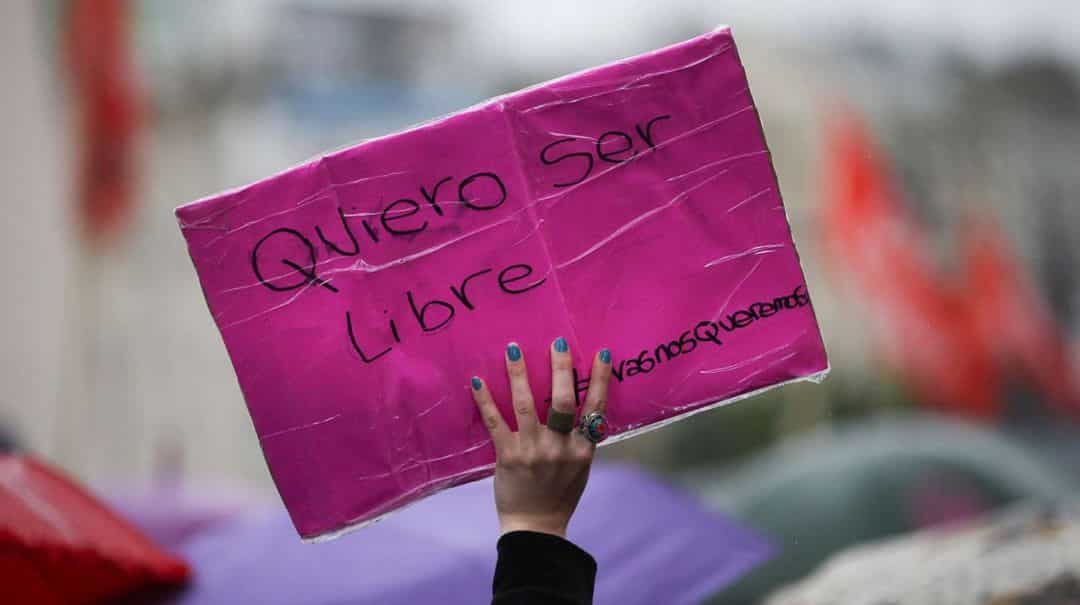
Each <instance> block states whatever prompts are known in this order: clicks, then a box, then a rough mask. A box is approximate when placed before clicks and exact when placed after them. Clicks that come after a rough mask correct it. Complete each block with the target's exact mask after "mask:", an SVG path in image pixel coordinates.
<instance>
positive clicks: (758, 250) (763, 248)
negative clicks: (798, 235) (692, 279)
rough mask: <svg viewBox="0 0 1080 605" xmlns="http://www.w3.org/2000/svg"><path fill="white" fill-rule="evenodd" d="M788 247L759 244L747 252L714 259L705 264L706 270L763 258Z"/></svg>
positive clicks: (784, 245) (785, 245) (743, 251)
mask: <svg viewBox="0 0 1080 605" xmlns="http://www.w3.org/2000/svg"><path fill="white" fill-rule="evenodd" d="M786 247H787V244H758V245H757V246H751V247H750V248H747V249H746V250H742V251H740V252H733V253H731V254H727V255H724V256H721V257H720V258H716V259H713V260H711V261H709V262H707V263H705V268H706V269H709V268H711V267H715V266H716V265H720V264H723V263H726V262H729V261H733V260H738V259H740V258H743V257H746V256H762V255H765V254H774V250H778V249H782V248H786Z"/></svg>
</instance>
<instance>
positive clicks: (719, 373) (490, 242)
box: [176, 29, 828, 538]
mask: <svg viewBox="0 0 1080 605" xmlns="http://www.w3.org/2000/svg"><path fill="white" fill-rule="evenodd" d="M176 214H177V217H178V218H179V221H180V226H181V229H182V230H183V233H184V237H185V238H187V241H188V246H189V248H190V252H191V257H192V259H193V261H194V263H195V268H196V270H197V272H198V274H199V279H200V281H201V283H202V287H203V291H204V293H205V295H206V300H207V303H208V304H209V306H210V310H211V312H212V314H213V316H214V321H215V322H216V323H217V325H218V328H219V329H220V330H221V334H222V337H223V339H224V341H225V345H226V347H227V348H228V351H229V355H230V357H231V358H232V361H233V366H234V368H235V370H236V374H237V377H238V379H239V381H240V386H241V389H242V390H243V393H244V398H245V399H246V401H247V405H248V409H249V410H250V412H251V418H252V421H253V422H254V424H255V430H256V431H257V432H258V435H259V439H260V442H261V444H262V448H263V453H264V455H265V456H266V460H267V463H268V464H269V467H270V471H271V473H272V474H273V477H274V480H275V482H276V484H277V487H278V490H279V492H280V493H281V497H282V499H283V500H284V502H285V505H286V507H288V509H289V513H290V514H291V516H292V519H293V522H294V523H295V525H296V528H297V530H298V531H299V532H300V534H301V535H302V536H303V537H305V538H320V537H327V536H331V535H335V534H336V533H339V532H340V531H342V530H344V529H348V528H350V527H354V526H357V525H359V524H363V523H365V522H367V521H370V520H372V519H375V518H377V517H378V516H380V515H383V514H385V513H387V512H389V511H392V510H394V509H396V508H399V507H401V506H404V505H406V504H408V503H410V502H413V501H415V500H418V499H420V498H423V497H424V496H427V495H429V494H432V493H434V492H436V491H439V490H442V489H445V488H447V487H451V486H453V485H457V484H461V483H464V482H467V481H472V480H474V479H477V478H480V477H483V476H487V475H489V474H490V473H491V471H492V467H493V463H494V450H493V449H492V446H491V443H490V441H489V438H488V436H487V432H486V430H485V428H484V426H483V424H482V423H481V420H480V417H479V414H478V413H477V412H476V410H475V408H474V405H473V403H472V399H471V395H470V393H469V387H468V384H469V378H470V377H471V376H473V375H480V376H483V377H485V378H486V379H487V380H488V381H489V383H490V384H491V385H492V388H493V390H494V391H495V393H496V396H497V397H498V398H499V404H500V405H501V406H502V407H503V411H504V414H505V415H506V417H507V418H509V419H511V422H512V418H513V414H512V413H510V411H511V410H510V408H509V395H508V393H509V389H508V385H507V382H506V378H505V370H504V368H503V365H502V364H503V360H502V351H503V349H504V347H505V345H506V343H507V342H509V341H511V340H514V341H517V342H519V343H521V345H522V348H523V349H524V350H525V352H526V355H530V354H531V355H532V359H533V360H534V362H533V363H532V364H531V365H530V374H531V376H530V378H531V380H532V384H533V385H534V387H536V388H537V389H538V390H539V391H542V390H543V385H548V384H550V368H548V367H547V364H545V363H544V362H543V361H541V360H545V359H546V357H545V356H544V352H545V351H546V348H547V346H548V345H549V343H550V342H551V341H552V340H553V339H554V338H555V337H557V336H560V335H561V336H565V337H566V338H567V340H568V341H569V342H570V346H571V349H572V351H573V353H574V358H575V362H576V367H577V375H578V377H579V378H580V380H581V382H582V385H584V383H585V381H586V380H587V375H586V374H587V372H588V369H589V368H590V367H591V366H590V360H591V356H592V355H593V353H594V352H595V351H597V350H599V349H600V348H601V347H605V346H606V347H608V348H610V349H611V351H612V354H613V363H614V365H613V368H614V373H615V377H614V379H613V383H612V387H611V394H610V400H611V403H610V406H609V409H608V419H609V425H610V427H611V432H612V434H613V437H612V438H611V439H609V442H610V441H614V440H617V439H619V438H625V437H629V436H632V435H634V434H637V433H639V432H641V431H644V430H647V429H649V428H653V427H656V426H659V425H660V424H663V423H665V422H668V421H672V420H675V419H678V418H683V417H686V416H688V415H690V414H692V413H694V412H697V411H700V410H703V409H706V408H709V407H712V406H715V405H719V404H721V403H724V402H729V401H731V400H734V399H735V398H738V397H740V396H744V395H747V394H751V393H753V392H755V391H759V390H761V389H764V388H767V387H770V386H775V385H777V384H781V383H784V382H789V381H792V380H799V379H817V378H820V377H822V376H823V375H824V373H825V372H826V371H827V369H828V361H827V359H826V355H825V350H824V347H823V345H822V341H821V335H820V333H819V331H818V326H817V323H816V320H815V318H814V313H813V310H812V308H811V306H810V299H809V295H808V293H807V290H806V286H805V280H804V277H803V274H802V270H801V268H800V266H799V258H798V254H797V253H796V251H795V247H794V245H793V243H792V240H791V233H790V229H789V227H788V224H787V220H786V217H785V213H784V206H783V202H782V201H781V198H780V192H779V189H778V187H777V183H776V178H775V176H774V173H773V168H772V164H771V161H770V157H769V151H768V148H767V147H766V144H765V140H764V137H763V135H762V131H761V125H760V122H759V120H758V116H757V112H756V110H755V107H754V103H753V100H752V98H751V95H750V91H749V88H748V86H747V81H746V75H745V73H744V71H743V67H742V64H741V62H740V61H739V56H738V53H737V51H736V49H735V43H734V40H733V38H732V35H731V32H730V30H727V29H722V30H718V31H716V32H713V33H710V34H708V35H705V36H702V37H700V38H696V39H694V40H690V41H688V42H684V43H682V44H678V45H676V46H672V47H670V48H667V49H664V50H660V51H656V52H653V53H649V54H646V55H642V56H639V57H635V58H632V59H628V60H625V61H620V62H618V63H614V64H611V65H607V66H604V67H600V68H597V69H594V70H590V71H587V72H583V73H579V74H575V75H572V76H568V77H565V78H562V79H559V80H556V81H554V82H550V83H547V84H544V85H541V86H538V87H535V88H531V89H528V90H526V91H522V92H519V93H515V94H512V95H508V96H504V97H500V98H497V99H494V100H492V101H489V102H487V103H485V104H482V105H480V106H477V107H474V108H471V109H469V110H466V111H464V112H462V113H458V114H455V115H452V116H450V117H447V118H444V119H441V120H438V121H435V122H431V123H428V124H424V125H422V126H419V127H416V128H413V129H411V130H408V131H406V132H402V133H398V134H394V135H390V136H387V137H384V138H380V139H376V140H372V141H367V142H364V143H362V144H359V145H357V146H355V147H352V148H350V149H346V150H344V151H341V152H338V153H334V154H332V155H328V156H326V157H322V158H319V159H317V160H314V161H311V162H309V163H307V164H305V165H302V166H299V167H296V168H293V169H291V170H289V171H287V172H285V173H282V174H279V175H277V176H274V177H271V178H268V179H266V180H263V181H260V182H258V183H255V184H253V185H249V186H247V187H243V188H241V189H237V190H234V191H229V192H227V193H223V194H220V195H217V196H214V197H212V198H208V199H204V200H200V201H198V202H194V203H192V204H189V205H186V206H184V207H182V208H179V209H178V210H177V212H176ZM500 395H501V397H499V396H500ZM538 399H542V396H538ZM547 405H548V404H547V403H544V402H541V403H540V407H541V410H540V415H541V418H543V417H544V416H545V415H546V408H547Z"/></svg>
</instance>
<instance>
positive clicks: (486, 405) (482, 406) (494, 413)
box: [470, 376, 510, 452]
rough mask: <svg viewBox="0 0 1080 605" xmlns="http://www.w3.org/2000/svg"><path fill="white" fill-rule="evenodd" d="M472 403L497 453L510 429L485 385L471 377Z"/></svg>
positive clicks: (478, 378)
mask: <svg viewBox="0 0 1080 605" xmlns="http://www.w3.org/2000/svg"><path fill="white" fill-rule="evenodd" d="M470 386H471V387H472V389H471V391H472V395H473V401H475V402H476V407H477V408H478V409H479V410H480V418H481V419H482V420H483V421H484V426H486V427H487V430H488V433H490V434H491V440H492V441H493V442H494V443H495V451H496V452H499V451H501V449H502V446H503V445H504V444H505V443H506V436H507V435H508V434H509V433H510V427H508V426H506V420H504V419H503V417H502V414H501V413H500V412H499V408H498V407H496V406H495V400H494V399H492V397H491V391H489V390H488V386H487V383H486V382H484V381H483V380H480V377H479V376H473V377H472V380H471V381H470Z"/></svg>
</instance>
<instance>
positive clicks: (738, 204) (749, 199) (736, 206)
mask: <svg viewBox="0 0 1080 605" xmlns="http://www.w3.org/2000/svg"><path fill="white" fill-rule="evenodd" d="M770 191H772V187H766V188H764V189H762V190H761V191H758V192H757V193H754V194H752V195H750V197H747V198H743V199H741V200H739V201H738V202H735V204H733V205H732V206H731V208H728V209H727V211H728V212H734V211H736V210H738V209H739V208H741V207H743V206H744V205H745V204H748V203H750V202H752V201H754V200H756V199H757V198H759V197H761V196H763V195H765V194H766V193H768V192H770Z"/></svg>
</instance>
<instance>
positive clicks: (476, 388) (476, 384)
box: [472, 376, 484, 391]
mask: <svg viewBox="0 0 1080 605" xmlns="http://www.w3.org/2000/svg"><path fill="white" fill-rule="evenodd" d="M482 386H484V383H483V382H481V381H480V379H479V378H477V377H476V376H473V377H472V388H473V390H474V391H479V390H480V387H482Z"/></svg>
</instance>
